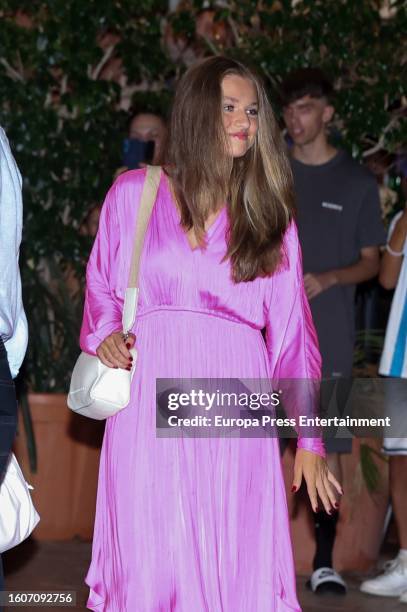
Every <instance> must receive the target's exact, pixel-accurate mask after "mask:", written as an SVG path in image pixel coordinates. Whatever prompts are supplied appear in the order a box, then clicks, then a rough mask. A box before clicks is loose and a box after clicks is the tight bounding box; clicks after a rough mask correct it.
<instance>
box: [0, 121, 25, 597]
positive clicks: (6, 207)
mask: <svg viewBox="0 0 407 612" xmlns="http://www.w3.org/2000/svg"><path fill="white" fill-rule="evenodd" d="M21 182H22V181H21V175H20V172H19V170H18V168H17V164H16V162H15V160H14V158H13V155H12V153H11V150H10V145H9V142H8V140H7V136H6V134H5V132H4V130H3V129H2V128H1V127H0V486H1V481H2V478H3V477H4V473H5V470H6V467H7V461H8V458H9V455H10V451H11V446H12V444H13V440H14V435H15V431H16V426H17V402H16V394H15V388H14V382H13V378H15V377H16V376H17V374H18V371H19V368H20V366H21V363H22V361H23V359H24V355H25V351H26V348H27V340H28V329H27V319H26V317H25V313H24V308H23V304H22V299H21V278H20V271H19V267H18V256H19V250H20V242H21V230H22V196H21ZM0 512H1V508H0ZM2 589H3V570H2V565H1V558H0V591H1V590H2Z"/></svg>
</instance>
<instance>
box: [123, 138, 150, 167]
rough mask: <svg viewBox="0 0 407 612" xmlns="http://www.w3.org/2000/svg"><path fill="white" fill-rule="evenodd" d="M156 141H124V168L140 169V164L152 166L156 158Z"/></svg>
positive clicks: (136, 139) (133, 139) (127, 139)
mask: <svg viewBox="0 0 407 612" xmlns="http://www.w3.org/2000/svg"><path fill="white" fill-rule="evenodd" d="M154 145H155V142H154V140H147V141H144V140H139V139H138V138H125V139H124V140H123V166H126V167H127V168H128V169H129V170H133V169H135V168H140V164H141V163H143V164H151V162H152V161H153V157H154Z"/></svg>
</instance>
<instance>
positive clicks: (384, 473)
mask: <svg viewBox="0 0 407 612" xmlns="http://www.w3.org/2000/svg"><path fill="white" fill-rule="evenodd" d="M361 443H367V444H369V446H371V447H372V448H375V449H376V450H378V451H380V447H381V440H379V439H361V440H359V439H354V440H353V450H352V454H348V455H342V469H343V475H344V477H343V482H342V485H343V489H344V492H345V495H344V497H343V499H342V501H341V507H340V514H339V521H338V527H337V537H336V541H335V548H334V565H335V569H337V570H338V571H360V572H366V571H368V570H370V569H371V568H372V567H373V566H374V564H375V563H376V561H377V558H378V555H379V550H380V546H381V544H382V537H383V525H384V519H385V514H386V510H387V507H388V503H389V498H388V495H389V489H388V467H387V463H385V462H384V461H381V460H380V458H376V457H375V458H374V459H373V460H374V462H375V463H376V465H377V468H378V470H379V474H380V480H379V485H378V487H377V490H376V491H375V492H374V493H369V491H368V490H367V488H366V484H365V482H364V478H363V474H362V471H361V467H360V445H361ZM293 462H294V455H293V453H292V452H291V450H288V451H287V452H286V453H285V455H284V459H283V470H284V478H285V482H286V489H287V499H288V505H289V511H290V516H291V530H292V537H293V547H294V556H295V563H296V570H297V572H298V573H299V574H308V573H310V571H311V568H312V559H313V556H314V551H315V543H314V536H313V533H314V527H313V519H312V515H311V510H310V504H309V501H308V499H307V498H306V496H305V494H303V492H302V491H301V492H300V498H297V496H293V494H292V493H291V485H292V474H293Z"/></svg>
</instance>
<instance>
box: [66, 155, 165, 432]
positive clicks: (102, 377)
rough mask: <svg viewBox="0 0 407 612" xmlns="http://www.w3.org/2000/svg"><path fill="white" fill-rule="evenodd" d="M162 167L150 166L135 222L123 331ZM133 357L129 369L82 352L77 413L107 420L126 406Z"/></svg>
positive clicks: (73, 389)
mask: <svg viewBox="0 0 407 612" xmlns="http://www.w3.org/2000/svg"><path fill="white" fill-rule="evenodd" d="M160 176H161V168H160V167H159V166H147V172H146V178H145V181H144V186H143V192H142V195H141V201H140V206H139V212H138V215H137V221H136V235H135V240H134V247H133V254H132V258H131V265H130V274H129V281H128V285H127V289H126V293H125V298H124V306H123V313H122V326H123V334H124V337H125V338H126V336H127V334H128V333H129V331H130V330H131V328H132V327H133V324H134V321H135V317H136V312H137V302H138V291H139V290H138V286H137V285H138V273H139V266H140V256H141V251H142V248H143V242H144V236H145V233H146V229H147V225H148V222H149V219H150V215H151V212H152V209H153V206H154V202H155V199H156V197H157V191H158V185H159V182H160ZM130 353H131V354H132V357H133V362H132V368H131V370H130V371H128V370H123V369H121V368H119V369H115V368H109V367H107V366H105V365H104V364H103V363H102V362H101V361H100V359H99V357H97V356H94V355H89V354H88V353H85V352H82V353H81V354H80V355H79V357H78V359H77V361H76V364H75V367H74V369H73V372H72V377H71V384H70V388H69V394H68V406H69V408H71V410H73V411H74V412H77V413H78V414H82V415H83V416H87V417H89V418H91V419H98V420H102V419H106V418H107V417H110V416H113V415H114V414H116V412H119V411H120V410H122V409H123V408H125V407H126V406H127V404H128V403H129V401H130V386H131V380H132V378H133V374H134V370H135V366H136V361H137V351H136V349H135V348H132V349H130Z"/></svg>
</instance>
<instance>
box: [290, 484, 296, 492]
mask: <svg viewBox="0 0 407 612" xmlns="http://www.w3.org/2000/svg"><path fill="white" fill-rule="evenodd" d="M297 488H298V487H297V486H296V485H293V486H292V488H291V493H295V492H296V491H297Z"/></svg>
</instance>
